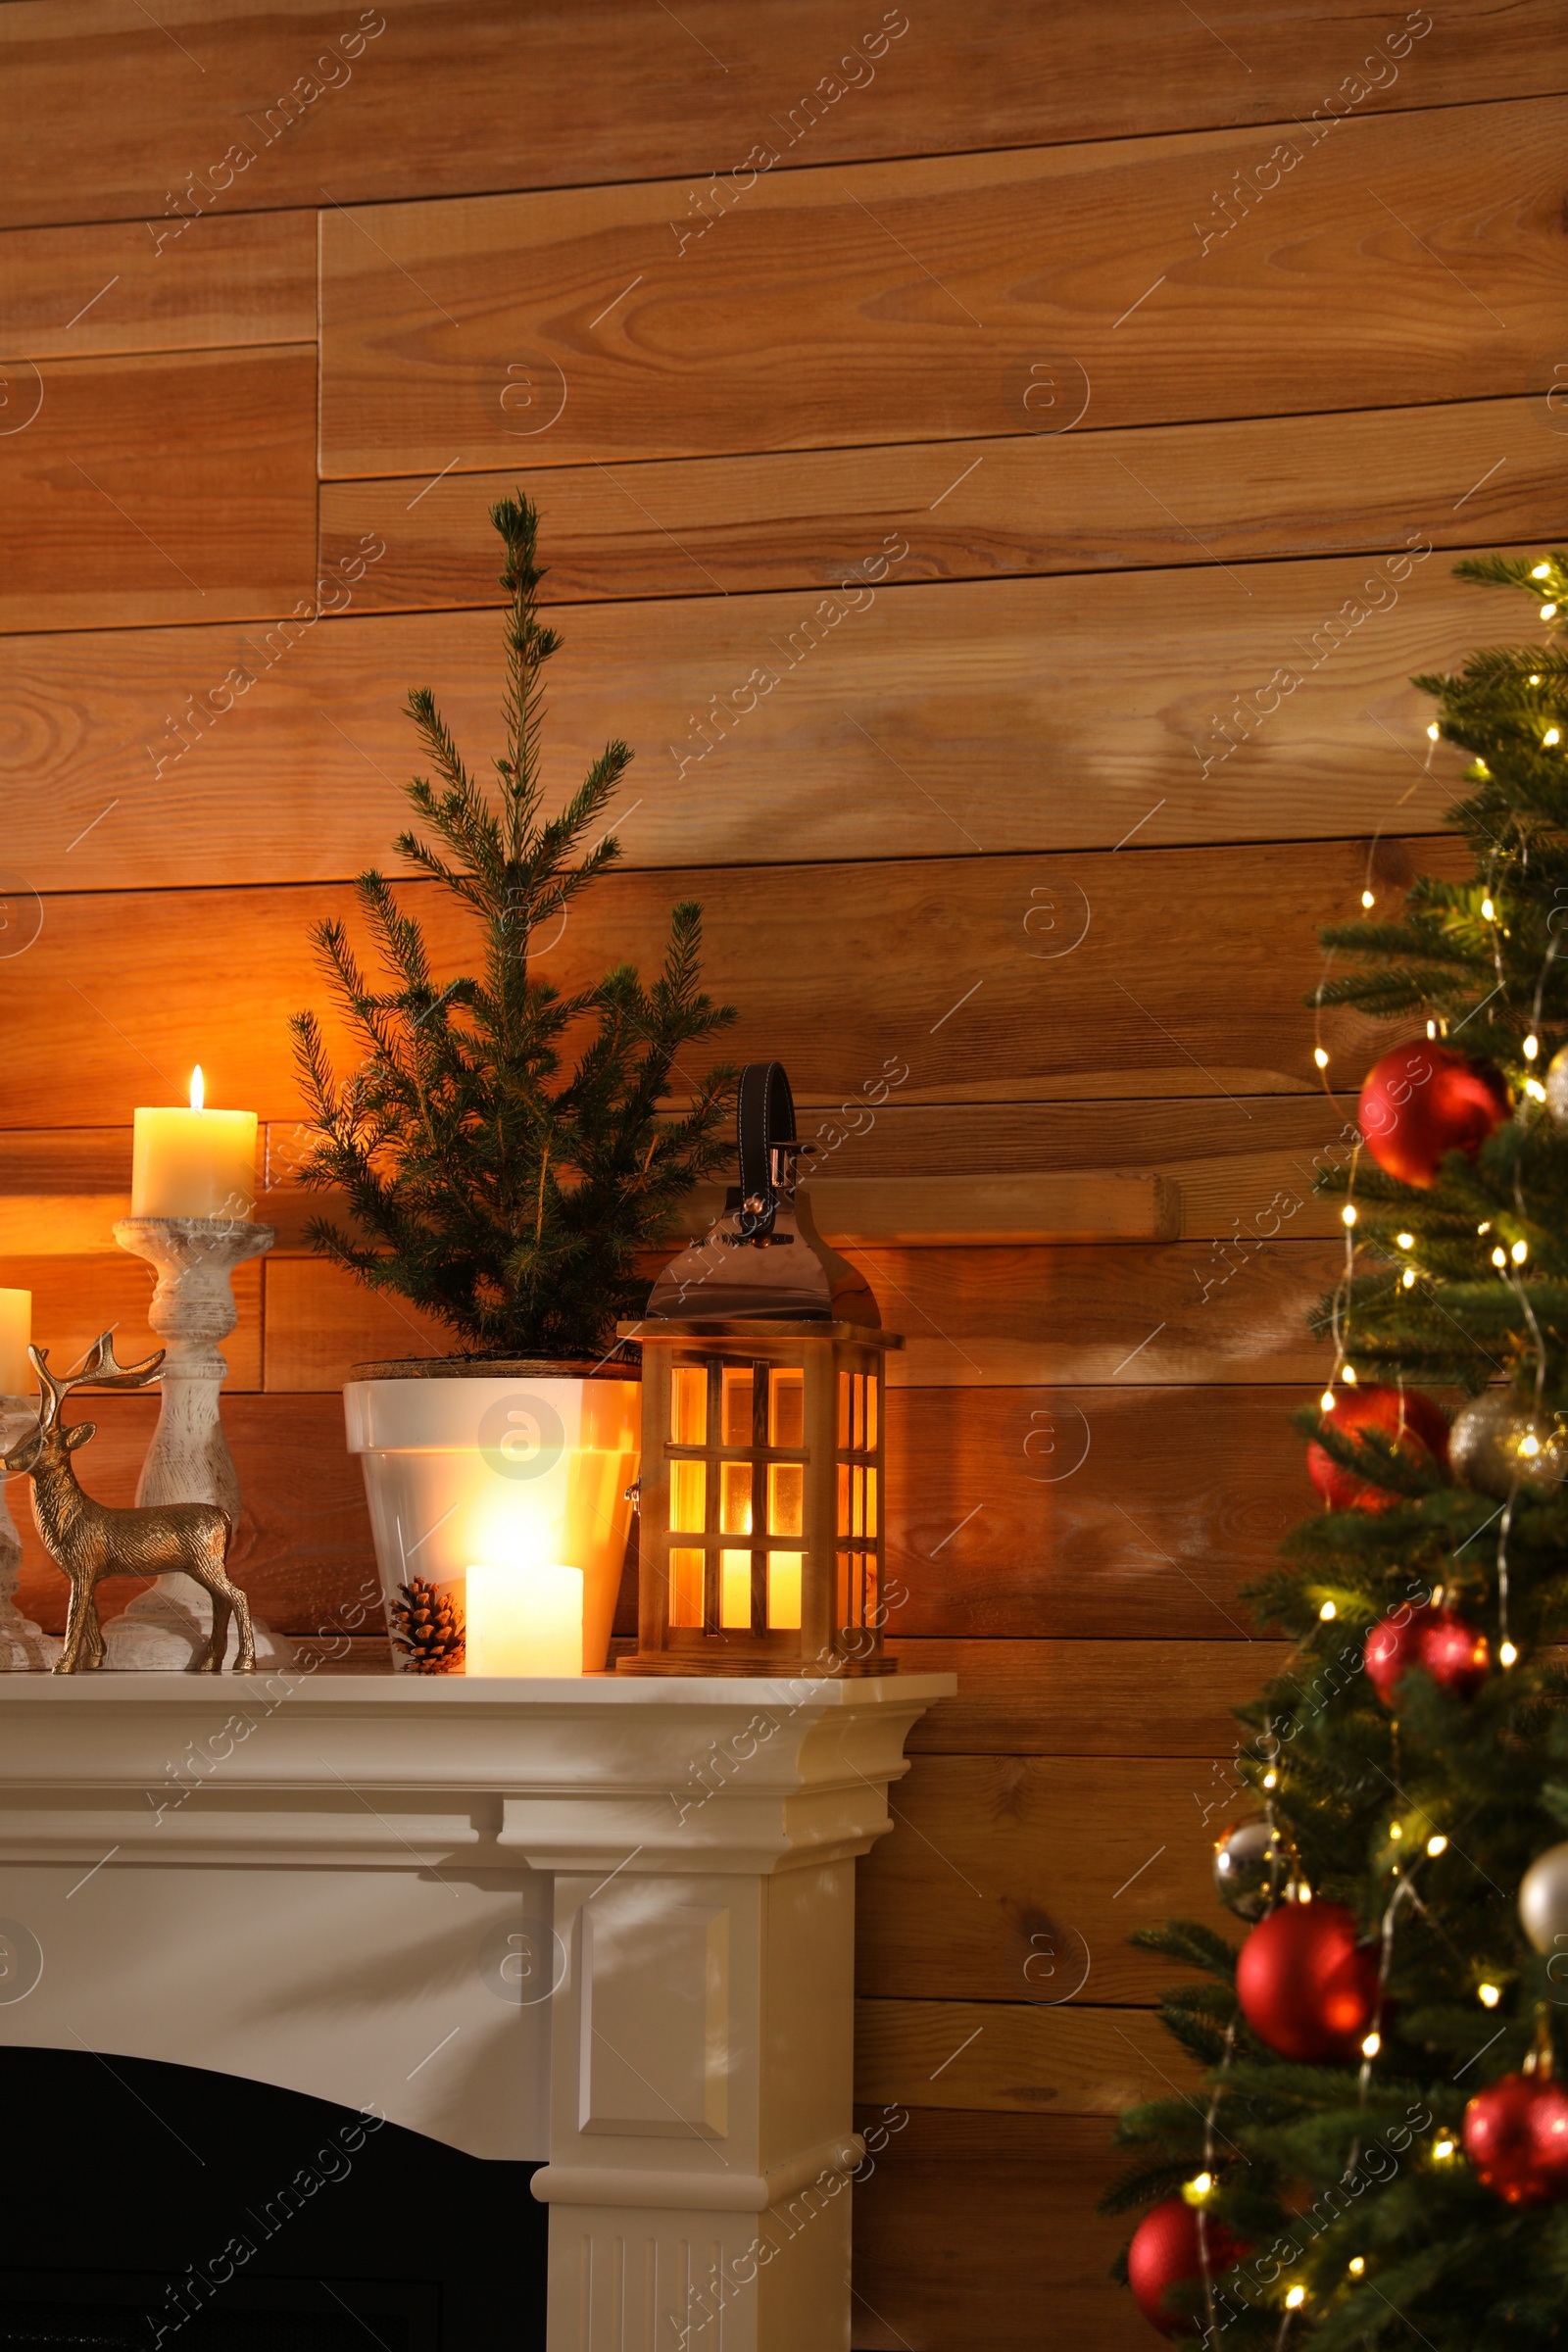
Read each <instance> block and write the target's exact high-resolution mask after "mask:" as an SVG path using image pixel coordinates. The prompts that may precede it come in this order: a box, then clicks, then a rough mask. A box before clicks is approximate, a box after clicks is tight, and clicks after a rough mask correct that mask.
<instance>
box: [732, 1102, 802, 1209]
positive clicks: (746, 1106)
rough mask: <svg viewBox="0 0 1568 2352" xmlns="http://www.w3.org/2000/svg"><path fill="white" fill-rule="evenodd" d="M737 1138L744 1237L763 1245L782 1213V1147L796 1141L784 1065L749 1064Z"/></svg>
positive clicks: (738, 1108)
mask: <svg viewBox="0 0 1568 2352" xmlns="http://www.w3.org/2000/svg"><path fill="white" fill-rule="evenodd" d="M735 1132H736V1141H737V1144H738V1146H739V1151H740V1176H741V1208H740V1227H741V1233H742V1235H743V1236H744V1238H745V1239H746V1240H747V1241H749V1242H751V1241H762V1240H764V1239H765V1238H766V1237H767V1236H768V1235H769V1234H770V1233H771V1232H772V1230H773V1218H774V1214H775V1212H776V1210H777V1207H778V1193H777V1190H776V1188H775V1186H774V1182H773V1153H774V1151H775V1150H776V1148H777V1147H778V1146H779V1145H780V1144H793V1143H794V1141H795V1098H794V1096H793V1095H792V1094H791V1093H790V1082H789V1079H788V1078H787V1077H786V1076H785V1073H784V1064H783V1063H782V1062H781V1061H749V1062H748V1063H747V1064H746V1066H745V1068H744V1069H743V1070H742V1072H741V1078H740V1086H739V1088H738V1089H737V1092H736V1097H735ZM754 1202H755V1203H756V1205H755V1206H754V1205H753V1203H754Z"/></svg>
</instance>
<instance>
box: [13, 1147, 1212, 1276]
mask: <svg viewBox="0 0 1568 2352" xmlns="http://www.w3.org/2000/svg"><path fill="white" fill-rule="evenodd" d="M292 1132H293V1135H294V1137H295V1138H296V1139H297V1137H298V1134H299V1132H300V1131H299V1130H294V1131H292ZM727 1189H728V1188H727V1187H726V1186H725V1185H722V1184H700V1185H698V1186H697V1187H696V1189H695V1191H694V1192H693V1193H692V1195H691V1197H690V1199H689V1200H688V1201H686V1203H685V1205H684V1207H683V1209H682V1212H681V1216H680V1219H679V1222H678V1225H677V1227H676V1233H677V1235H680V1236H685V1237H688V1238H693V1239H695V1238H698V1237H700V1236H702V1235H703V1234H706V1233H707V1232H708V1231H709V1230H710V1229H711V1226H712V1223H713V1220H714V1218H715V1217H717V1216H719V1215H720V1214H721V1213H722V1211H723V1208H724V1202H725V1197H726V1192H727ZM809 1194H810V1201H811V1210H812V1214H813V1217H814V1219H815V1223H816V1228H817V1231H818V1232H819V1233H820V1234H822V1235H824V1236H825V1238H826V1239H827V1240H828V1241H830V1242H834V1243H836V1244H837V1245H838V1247H839V1248H840V1249H861V1248H865V1247H867V1246H874V1245H878V1244H886V1245H897V1246H898V1247H901V1248H906V1249H912V1250H927V1249H936V1248H939V1247H942V1246H945V1245H951V1244H955V1243H956V1244H960V1245H964V1246H967V1247H969V1248H975V1247H985V1248H1001V1247H1004V1246H1007V1247H1012V1248H1018V1247H1021V1246H1025V1245H1028V1244H1031V1243H1041V1242H1075V1243H1079V1244H1085V1243H1093V1242H1134V1241H1151V1242H1152V1241H1171V1240H1174V1239H1175V1238H1176V1236H1177V1234H1178V1233H1179V1232H1180V1230H1181V1194H1180V1191H1179V1190H1178V1188H1177V1186H1176V1184H1175V1183H1174V1182H1173V1180H1172V1179H1171V1178H1170V1177H1168V1176H1155V1175H1142V1174H1138V1173H1135V1172H1132V1171H1121V1170H1110V1169H1107V1170H1096V1171H1095V1172H1094V1173H1092V1174H1090V1173H1084V1174H1080V1173H1078V1172H1077V1171H1075V1170H1069V1171H1066V1172H1063V1173H1061V1174H1055V1173H1045V1172H1041V1173H1037V1174H1033V1175H1027V1176H1024V1175H1014V1176H996V1175H991V1174H988V1173H986V1172H984V1171H978V1170H977V1171H976V1172H975V1173H974V1174H973V1175H970V1176H867V1177H850V1178H839V1177H832V1176H829V1177H825V1178H823V1179H822V1180H821V1181H820V1182H817V1183H813V1184H811V1185H810V1186H809ZM36 1208H37V1211H39V1212H42V1214H43V1215H44V1216H47V1215H48V1203H47V1200H46V1199H40V1200H39V1201H37V1203H36ZM258 1213H265V1215H266V1217H267V1220H268V1222H269V1223H270V1224H274V1225H276V1227H277V1229H278V1240H279V1250H280V1251H282V1250H290V1249H293V1250H299V1249H301V1248H303V1247H304V1246H305V1245H304V1239H303V1237H304V1231H305V1225H306V1221H307V1219H308V1218H309V1217H310V1216H311V1215H312V1214H313V1213H326V1214H332V1213H336V1214H338V1215H341V1214H342V1213H343V1208H342V1205H341V1202H340V1201H339V1197H338V1196H336V1195H332V1196H330V1197H329V1196H327V1195H324V1194H320V1193H308V1192H306V1191H304V1190H303V1189H302V1188H301V1187H299V1186H295V1185H282V1186H279V1187H277V1188H276V1189H275V1190H273V1191H270V1192H269V1193H268V1194H267V1196H266V1199H265V1201H264V1203H263V1208H262V1210H260V1211H259V1212H258ZM5 1216H6V1208H5V1204H4V1203H3V1202H0V1231H3V1230H4V1223H5Z"/></svg>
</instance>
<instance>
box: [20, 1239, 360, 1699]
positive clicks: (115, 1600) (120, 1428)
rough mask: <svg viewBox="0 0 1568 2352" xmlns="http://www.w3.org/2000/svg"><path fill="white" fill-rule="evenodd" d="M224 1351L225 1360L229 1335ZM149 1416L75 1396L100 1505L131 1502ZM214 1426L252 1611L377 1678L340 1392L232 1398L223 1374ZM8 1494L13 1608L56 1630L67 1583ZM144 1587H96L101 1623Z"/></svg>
mask: <svg viewBox="0 0 1568 2352" xmlns="http://www.w3.org/2000/svg"><path fill="white" fill-rule="evenodd" d="M245 1270H246V1271H247V1272H249V1271H251V1269H249V1268H247V1269H245ZM133 1344H134V1343H133ZM122 1352H123V1350H122ZM227 1352H228V1354H229V1360H230V1362H231V1363H232V1362H233V1361H234V1347H233V1342H232V1341H230V1342H229V1343H228V1348H227ZM157 1413H158V1406H157V1402H156V1400H155V1399H154V1398H152V1397H91V1398H90V1399H89V1398H87V1397H83V1398H82V1399H81V1401H80V1403H79V1404H78V1405H77V1406H76V1407H75V1408H74V1417H76V1418H80V1419H86V1418H88V1417H90V1418H91V1419H92V1420H93V1422H94V1423H95V1424H96V1426H97V1431H98V1434H97V1436H96V1437H95V1438H94V1439H93V1440H92V1442H91V1444H90V1446H88V1448H87V1450H86V1451H85V1453H83V1454H80V1455H78V1456H77V1467H78V1469H79V1471H80V1474H81V1479H82V1483H83V1485H84V1486H85V1487H86V1489H87V1491H88V1493H89V1494H91V1495H97V1496H98V1498H99V1499H100V1501H103V1502H114V1503H127V1502H132V1501H134V1499H135V1495H136V1478H137V1474H138V1472H139V1471H140V1468H141V1464H142V1459H143V1457H144V1455H145V1453H146V1450H147V1446H148V1443H149V1441H150V1439H151V1437H152V1432H153V1424H154V1422H155V1420H156V1419H157ZM223 1430H224V1434H225V1436H226V1437H227V1439H228V1444H229V1450H230V1451H231V1452H232V1454H233V1456H234V1463H235V1467H236V1469H237V1470H238V1472H239V1481H240V1495H241V1503H242V1509H241V1515H240V1524H239V1529H238V1533H237V1535H236V1537H235V1539H234V1544H233V1548H232V1550H231V1552H230V1555H229V1563H230V1566H231V1567H232V1568H233V1569H234V1571H235V1573H236V1575H237V1576H238V1578H239V1580H240V1582H241V1584H242V1585H243V1586H244V1587H245V1590H246V1592H247V1593H249V1595H250V1598H251V1601H252V1603H253V1604H254V1606H255V1609H256V1613H257V1615H258V1616H260V1617H264V1618H265V1619H266V1620H267V1622H268V1624H269V1625H270V1626H271V1627H272V1628H273V1629H274V1631H276V1632H279V1633H288V1634H291V1635H295V1636H298V1637H299V1638H300V1639H302V1640H304V1641H308V1642H315V1644H316V1653H317V1654H318V1655H319V1657H320V1660H321V1663H322V1665H323V1667H324V1666H328V1665H331V1664H334V1663H338V1664H347V1663H351V1662H352V1663H353V1664H355V1665H356V1666H357V1667H358V1668H360V1669H362V1670H363V1669H366V1668H367V1667H373V1668H374V1669H375V1670H376V1671H379V1672H381V1673H386V1672H387V1671H388V1670H389V1666H390V1661H389V1659H388V1656H387V1652H386V1645H385V1642H384V1639H383V1640H381V1641H380V1642H376V1641H374V1640H372V1639H371V1638H370V1635H369V1632H368V1628H374V1627H375V1626H376V1625H377V1624H378V1623H379V1619H378V1616H377V1613H376V1608H375V1600H376V1595H377V1593H378V1591H379V1587H378V1584H377V1581H376V1573H375V1561H374V1555H373V1552H372V1549H371V1544H370V1524H369V1517H368V1513H367V1511H366V1507H365V1493H364V1488H363V1486H362V1483H361V1480H360V1469H359V1464H358V1462H357V1461H356V1460H355V1459H354V1458H353V1457H352V1456H351V1455H350V1454H349V1453H348V1451H347V1449H346V1447H345V1446H344V1441H343V1407H342V1403H341V1401H340V1399H339V1398H338V1397H257V1396H247V1395H244V1394H236V1393H234V1390H233V1384H232V1381H231V1382H230V1384H229V1388H228V1389H227V1390H225V1393H224V1399H223ZM9 1501H10V1506H11V1515H12V1518H13V1519H14V1520H15V1521H16V1524H17V1528H18V1531H19V1533H20V1534H21V1536H22V1544H23V1570H22V1585H21V1591H20V1594H19V1597H20V1600H21V1603H22V1606H23V1608H24V1609H25V1610H26V1611H27V1612H28V1614H29V1615H31V1616H32V1617H33V1618H35V1619H36V1620H37V1622H38V1623H39V1624H40V1625H41V1626H43V1628H44V1629H45V1631H46V1632H48V1633H60V1632H62V1631H63V1630H64V1627H65V1607H66V1597H67V1592H68V1588H67V1585H66V1581H65V1578H64V1577H63V1576H62V1575H61V1574H60V1571H59V1570H58V1569H57V1568H55V1567H53V1566H52V1565H51V1563H50V1561H49V1560H48V1558H47V1556H46V1555H45V1552H44V1549H43V1545H42V1544H41V1543H40V1542H39V1539H38V1535H37V1531H36V1530H35V1528H34V1527H33V1524H32V1513H31V1510H30V1508H29V1507H28V1494H27V1485H26V1482H25V1480H24V1479H14V1480H13V1481H12V1482H11V1485H10V1488H9ZM142 1589H143V1586H142V1585H141V1584H140V1583H138V1581H137V1580H136V1579H134V1578H131V1577H117V1578H115V1580H114V1581H113V1583H112V1584H109V1585H106V1586H105V1587H104V1589H103V1613H104V1616H105V1618H106V1619H107V1618H109V1617H111V1616H116V1615H118V1614H119V1612H120V1611H121V1609H123V1607H124V1606H125V1604H126V1602H127V1601H129V1600H130V1599H132V1598H133V1597H134V1595H135V1594H136V1593H138V1592H139V1591H141V1590H142ZM356 1604H363V1605H364V1606H367V1607H368V1608H369V1610H370V1614H369V1617H368V1619H366V1618H363V1617H361V1616H359V1615H357V1614H356ZM345 1627H358V1628H359V1629H360V1631H359V1634H358V1636H357V1638H356V1642H355V1647H356V1651H357V1655H355V1656H354V1657H353V1658H352V1660H351V1659H350V1658H349V1657H348V1656H347V1655H346V1654H345V1653H346V1645H347V1642H348V1639H349V1637H348V1636H347V1635H346V1634H345V1631H344V1629H345Z"/></svg>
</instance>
